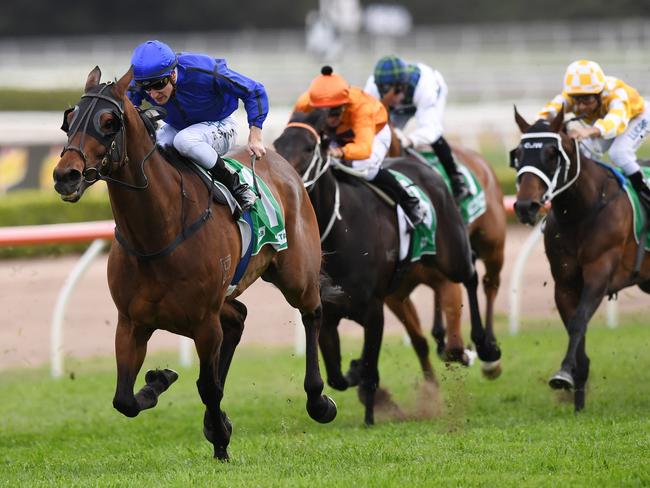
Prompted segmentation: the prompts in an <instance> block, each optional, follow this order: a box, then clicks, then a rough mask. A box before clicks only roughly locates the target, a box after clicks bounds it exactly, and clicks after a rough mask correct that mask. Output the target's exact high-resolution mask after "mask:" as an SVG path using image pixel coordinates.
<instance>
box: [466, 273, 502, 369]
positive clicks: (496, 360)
mask: <svg viewBox="0 0 650 488" xmlns="http://www.w3.org/2000/svg"><path fill="white" fill-rule="evenodd" d="M463 284H464V285H465V289H466V290H467V297H468V301H469V314H470V322H471V324H472V333H471V337H472V342H473V343H474V345H475V346H476V353H477V354H478V357H479V359H480V360H481V371H483V374H484V375H485V376H486V377H488V378H496V377H497V376H499V374H500V373H501V349H499V346H498V344H497V343H496V340H495V338H494V336H493V335H492V336H489V335H488V334H486V331H485V329H483V324H482V322H481V313H480V310H479V305H478V296H477V293H478V274H477V273H476V270H474V273H473V274H472V277H471V278H470V279H469V280H467V281H466V282H465V283H463Z"/></svg>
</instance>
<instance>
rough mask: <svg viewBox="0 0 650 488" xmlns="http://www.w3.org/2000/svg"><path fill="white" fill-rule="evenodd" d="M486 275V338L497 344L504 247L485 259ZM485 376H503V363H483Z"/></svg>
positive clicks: (484, 288) (484, 278)
mask: <svg viewBox="0 0 650 488" xmlns="http://www.w3.org/2000/svg"><path fill="white" fill-rule="evenodd" d="M483 262H484V263H485V275H484V276H483V291H484V293H485V337H486V341H488V342H491V343H494V344H496V337H495V335H494V302H495V300H496V296H497V293H498V291H499V286H500V285H501V278H500V274H501V269H502V268H503V246H495V247H494V249H493V251H492V252H490V253H489V255H487V256H486V257H485V258H484V259H483ZM481 370H482V371H483V374H484V375H485V376H486V377H487V378H490V379H495V378H497V377H499V376H500V375H501V362H500V361H497V362H493V363H481Z"/></svg>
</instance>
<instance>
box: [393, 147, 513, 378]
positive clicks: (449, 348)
mask: <svg viewBox="0 0 650 488" xmlns="http://www.w3.org/2000/svg"><path fill="white" fill-rule="evenodd" d="M450 145H451V148H452V150H453V152H454V155H455V156H456V157H457V159H458V160H459V161H460V162H461V163H462V164H464V165H465V166H466V167H467V168H468V169H469V170H470V171H472V172H473V173H474V175H475V176H476V178H477V179H478V180H479V182H480V183H481V186H482V187H483V192H484V194H485V203H486V210H485V212H484V213H483V214H482V215H481V216H479V217H478V218H476V219H475V220H474V221H472V222H470V224H469V225H468V226H467V231H468V233H469V236H470V243H471V246H472V250H473V251H474V254H475V256H476V257H478V258H479V259H480V260H481V261H483V264H484V265H485V275H484V276H483V292H484V293H485V299H486V300H485V330H486V332H487V334H489V335H493V334H494V332H493V331H494V301H495V300H496V295H497V292H498V291H499V285H500V283H501V278H500V274H501V269H502V268H503V255H504V247H505V242H506V211H505V208H504V206H503V192H502V191H501V186H500V185H499V181H498V180H497V177H496V174H495V173H494V170H493V169H492V167H491V166H490V163H488V162H487V161H486V160H485V159H484V158H483V157H482V156H481V155H480V154H479V153H477V152H475V151H472V150H470V149H467V148H465V147H463V146H461V145H459V144H450ZM389 155H390V156H391V157H397V156H401V155H402V147H401V145H400V143H399V138H398V137H396V136H395V134H393V138H392V140H391V146H390V150H389ZM407 155H408V154H407ZM414 159H417V160H419V161H422V163H423V164H427V163H426V162H424V161H423V160H422V158H419V157H417V155H416V157H415V158H414ZM424 284H426V285H427V286H429V287H431V288H432V289H433V290H434V291H435V295H434V313H433V328H432V331H431V332H432V335H433V338H434V339H435V341H436V345H437V347H436V349H437V353H438V356H439V357H440V358H441V359H443V360H444V361H457V362H461V363H463V364H465V365H468V364H469V358H468V357H467V354H466V353H465V346H464V344H463V336H462V333H461V309H462V305H463V303H462V294H461V289H460V285H459V284H457V283H453V282H451V281H449V280H444V279H443V280H434V279H431V280H428V281H425V282H424ZM386 305H388V307H389V308H390V309H391V311H392V312H393V313H394V314H395V315H397V316H398V317H399V319H400V321H401V322H402V323H403V324H404V327H405V328H406V331H407V333H408V335H409V337H410V339H411V344H412V345H413V348H414V349H415V352H416V354H417V355H418V358H419V360H420V363H421V364H422V365H423V368H424V370H425V372H426V366H425V365H426V363H427V362H428V355H429V347H428V345H427V341H426V338H425V336H424V334H423V333H422V327H421V325H420V319H419V317H418V314H417V311H416V309H415V306H414V305H413V302H412V301H411V299H410V298H406V299H405V300H404V302H403V303H395V299H394V298H393V297H388V298H387V300H386ZM443 312H444V316H445V321H446V325H447V327H446V330H445V321H443ZM445 336H446V341H445ZM481 370H482V371H483V374H484V375H485V376H486V377H487V378H490V379H494V378H497V377H498V376H499V375H500V374H501V363H500V361H498V362H490V363H486V362H482V363H481Z"/></svg>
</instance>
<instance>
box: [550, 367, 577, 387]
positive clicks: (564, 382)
mask: <svg viewBox="0 0 650 488" xmlns="http://www.w3.org/2000/svg"><path fill="white" fill-rule="evenodd" d="M548 384H549V386H550V387H551V388H553V389H554V390H573V387H574V386H575V384H574V382H573V376H571V374H570V373H567V372H566V371H564V370H562V369H561V370H560V371H558V372H557V373H555V374H554V375H553V376H552V377H551V379H550V380H548Z"/></svg>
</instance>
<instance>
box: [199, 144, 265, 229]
mask: <svg viewBox="0 0 650 488" xmlns="http://www.w3.org/2000/svg"><path fill="white" fill-rule="evenodd" d="M208 171H209V172H210V174H211V175H212V176H214V177H215V179H217V180H219V181H220V182H221V183H223V184H224V185H226V188H228V190H230V193H232V196H233V197H235V200H237V203H238V204H239V207H240V208H241V213H243V212H245V211H246V210H248V209H249V208H251V206H252V205H253V204H254V203H255V200H256V199H257V196H256V195H255V193H254V192H253V190H251V189H250V187H249V186H248V185H247V184H246V183H242V182H240V181H239V174H238V173H237V172H236V171H232V172H231V170H230V168H229V167H228V166H226V163H224V161H223V159H221V156H217V162H216V164H215V165H214V166H213V167H212V168H210V169H209V170H208ZM235 218H239V215H235Z"/></svg>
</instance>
